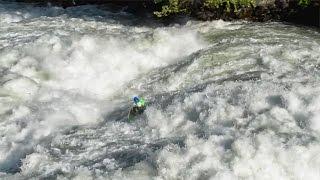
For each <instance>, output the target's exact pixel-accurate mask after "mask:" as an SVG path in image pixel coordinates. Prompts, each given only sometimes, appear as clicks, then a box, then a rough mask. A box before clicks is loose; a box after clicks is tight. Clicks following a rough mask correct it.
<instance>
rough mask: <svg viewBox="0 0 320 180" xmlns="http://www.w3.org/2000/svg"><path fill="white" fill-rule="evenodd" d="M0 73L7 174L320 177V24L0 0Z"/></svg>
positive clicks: (0, 158) (0, 151) (0, 163)
mask: <svg viewBox="0 0 320 180" xmlns="http://www.w3.org/2000/svg"><path fill="white" fill-rule="evenodd" d="M0 83H1V84H0V117H1V119H0V178H1V179H29V178H31V179H39V178H40V179H41V178H44V179H48V178H50V179H228V180H229V179H265V180H270V179H310V180H311V179H314V180H316V179H320V142H319V138H320V34H319V31H317V30H315V29H311V28H305V27H296V26H292V25H285V24H281V23H266V24H260V23H248V22H224V21H212V22H198V21H193V20H190V21H188V22H187V23H185V24H183V25H181V24H172V25H170V26H161V25H159V24H157V23H156V22H152V20H150V19H149V20H148V19H147V20H141V19H139V17H135V16H134V15H131V14H128V13H125V12H122V11H115V10H108V9H107V8H104V9H100V8H97V7H95V6H80V7H72V8H68V9H62V8H58V7H37V6H33V5H26V4H18V3H10V2H2V1H0ZM134 95H139V96H142V97H144V98H145V99H146V101H147V102H148V108H147V109H146V110H145V112H144V114H143V115H141V116H139V117H137V118H136V119H135V120H134V121H133V122H128V121H127V115H128V111H129V109H130V107H131V106H132V102H131V98H132V97H133V96H134Z"/></svg>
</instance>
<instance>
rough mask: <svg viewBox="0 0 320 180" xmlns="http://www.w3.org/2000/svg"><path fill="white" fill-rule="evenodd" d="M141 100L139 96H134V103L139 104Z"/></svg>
mask: <svg viewBox="0 0 320 180" xmlns="http://www.w3.org/2000/svg"><path fill="white" fill-rule="evenodd" d="M139 101H140V99H139V98H138V97H137V96H135V97H133V102H134V103H136V104H137V103H138V102H139Z"/></svg>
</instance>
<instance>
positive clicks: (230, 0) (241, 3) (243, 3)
mask: <svg viewBox="0 0 320 180" xmlns="http://www.w3.org/2000/svg"><path fill="white" fill-rule="evenodd" d="M223 4H225V7H226V10H227V12H230V11H231V5H233V8H234V12H237V11H238V8H239V7H250V6H255V0H206V1H205V3H204V6H206V7H208V8H211V9H217V8H219V7H221V6H222V5H223Z"/></svg>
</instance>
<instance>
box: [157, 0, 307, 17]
mask: <svg viewBox="0 0 320 180" xmlns="http://www.w3.org/2000/svg"><path fill="white" fill-rule="evenodd" d="M154 1H155V3H156V4H160V5H162V8H161V10H160V11H156V12H154V14H155V15H156V16H157V17H167V16H170V15H174V14H181V13H187V12H190V9H191V7H192V2H193V1H192V0H154ZM310 2H311V0H299V1H298V4H299V5H300V6H301V7H307V6H308V5H310ZM255 6H256V0H204V1H203V7H205V8H207V9H211V10H215V9H219V8H224V10H225V11H226V12H238V10H239V8H243V7H255Z"/></svg>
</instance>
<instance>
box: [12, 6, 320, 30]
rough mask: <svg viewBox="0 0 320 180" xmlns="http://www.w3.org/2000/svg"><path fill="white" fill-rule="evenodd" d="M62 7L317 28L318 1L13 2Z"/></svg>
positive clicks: (318, 15) (167, 17)
mask: <svg viewBox="0 0 320 180" xmlns="http://www.w3.org/2000/svg"><path fill="white" fill-rule="evenodd" d="M17 1H20V2H27V3H39V4H48V3H51V4H53V5H58V6H62V7H64V8H67V7H70V6H77V5H84V4H97V5H102V4H115V5H119V6H126V7H127V10H129V11H131V12H134V13H153V14H155V16H157V17H159V18H164V19H170V18H172V17H174V16H176V15H190V16H192V17H195V18H197V19H201V20H213V19H223V20H235V19H244V20H251V21H259V22H264V21H270V20H275V21H286V22H291V23H295V24H303V25H307V26H317V27H319V26H320V20H319V17H320V12H319V2H320V1H319V0H168V1H167V0H158V1H153V0H141V1H138V0H120V1H119V0H45V1H44V0H17Z"/></svg>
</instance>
